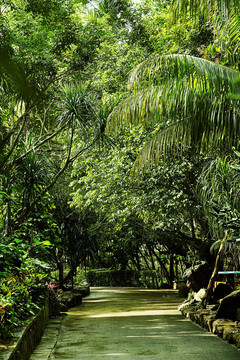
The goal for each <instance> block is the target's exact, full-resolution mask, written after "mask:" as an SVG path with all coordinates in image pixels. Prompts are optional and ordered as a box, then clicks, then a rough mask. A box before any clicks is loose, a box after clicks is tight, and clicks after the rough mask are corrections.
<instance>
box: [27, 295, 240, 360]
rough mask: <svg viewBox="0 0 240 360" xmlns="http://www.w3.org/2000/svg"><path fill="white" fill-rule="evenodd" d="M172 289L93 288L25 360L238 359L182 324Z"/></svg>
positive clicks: (228, 347) (237, 353) (212, 338)
mask: <svg viewBox="0 0 240 360" xmlns="http://www.w3.org/2000/svg"><path fill="white" fill-rule="evenodd" d="M181 301H182V299H180V298H179V297H178V294H177V292H176V291H174V290H147V289H135V288H92V289H91V295H90V296H89V297H88V298H85V299H83V305H81V306H79V307H76V308H73V309H71V310H70V311H69V312H68V314H67V315H66V316H65V317H64V318H62V320H61V321H60V320H56V319H52V320H50V323H49V325H48V327H47V329H46V332H45V334H44V337H43V340H42V342H41V343H40V345H39V347H38V348H37V349H36V350H35V352H34V354H33V355H32V356H31V359H30V360H40V359H41V360H53V359H59V360H63V359H64V360H81V359H82V360H108V359H109V360H137V359H138V360H140V359H142V360H190V359H191V360H192V359H194V360H214V359H217V360H237V359H238V360H239V359H240V351H239V350H238V349H237V348H236V347H234V346H232V345H229V344H228V343H226V342H224V341H223V340H221V339H219V338H218V337H217V336H215V335H213V334H211V333H208V332H206V331H205V330H203V329H202V328H200V327H198V326H197V325H195V324H193V323H192V322H190V321H189V320H186V319H184V318H183V317H182V316H181V314H180V313H179V312H178V310H177V305H178V304H179V303H180V302H181Z"/></svg>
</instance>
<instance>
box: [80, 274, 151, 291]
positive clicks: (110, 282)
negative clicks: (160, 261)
mask: <svg viewBox="0 0 240 360" xmlns="http://www.w3.org/2000/svg"><path fill="white" fill-rule="evenodd" d="M156 277H157V272H156V271H153V270H143V271H137V270H124V271H123V270H108V269H96V270H89V271H87V272H86V280H87V282H88V283H89V284H90V286H142V287H148V288H154V287H156V284H157V280H156Z"/></svg>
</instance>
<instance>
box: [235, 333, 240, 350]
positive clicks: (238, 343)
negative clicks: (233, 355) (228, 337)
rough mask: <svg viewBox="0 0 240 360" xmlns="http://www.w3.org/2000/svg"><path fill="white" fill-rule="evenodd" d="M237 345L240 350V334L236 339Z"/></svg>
mask: <svg viewBox="0 0 240 360" xmlns="http://www.w3.org/2000/svg"><path fill="white" fill-rule="evenodd" d="M235 344H236V345H237V347H238V348H240V334H239V335H237V337H236V339H235Z"/></svg>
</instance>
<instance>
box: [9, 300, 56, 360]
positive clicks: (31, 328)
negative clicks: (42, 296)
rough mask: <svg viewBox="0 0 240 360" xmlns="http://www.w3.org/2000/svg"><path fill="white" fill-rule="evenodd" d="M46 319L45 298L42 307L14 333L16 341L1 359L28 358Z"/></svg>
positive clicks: (47, 308)
mask: <svg viewBox="0 0 240 360" xmlns="http://www.w3.org/2000/svg"><path fill="white" fill-rule="evenodd" d="M48 319H49V300H48V299H47V300H46V302H45V305H44V306H43V308H42V309H41V310H40V312H39V313H38V314H37V315H36V316H35V317H34V318H33V319H31V321H30V322H29V323H28V324H27V326H25V327H24V328H22V329H21V330H20V331H18V332H16V333H15V334H14V336H15V337H16V338H17V341H16V342H15V343H14V344H13V345H12V346H10V347H9V350H6V351H4V353H3V355H2V360H28V359H29V358H30V356H31V354H32V352H33V350H34V348H35V347H36V346H37V345H38V343H39V342H40V340H41V338H42V336H43V333H44V330H45V327H46V324H47V322H48Z"/></svg>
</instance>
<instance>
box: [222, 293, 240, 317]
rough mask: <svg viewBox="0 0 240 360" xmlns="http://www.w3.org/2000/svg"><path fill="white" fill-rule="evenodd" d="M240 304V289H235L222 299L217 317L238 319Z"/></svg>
mask: <svg viewBox="0 0 240 360" xmlns="http://www.w3.org/2000/svg"><path fill="white" fill-rule="evenodd" d="M239 304H240V290H237V291H233V292H232V293H231V294H229V295H227V296H226V297H224V298H223V299H222V301H221V304H220V306H219V309H218V311H217V314H216V319H231V320H236V313H237V309H238V308H239Z"/></svg>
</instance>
